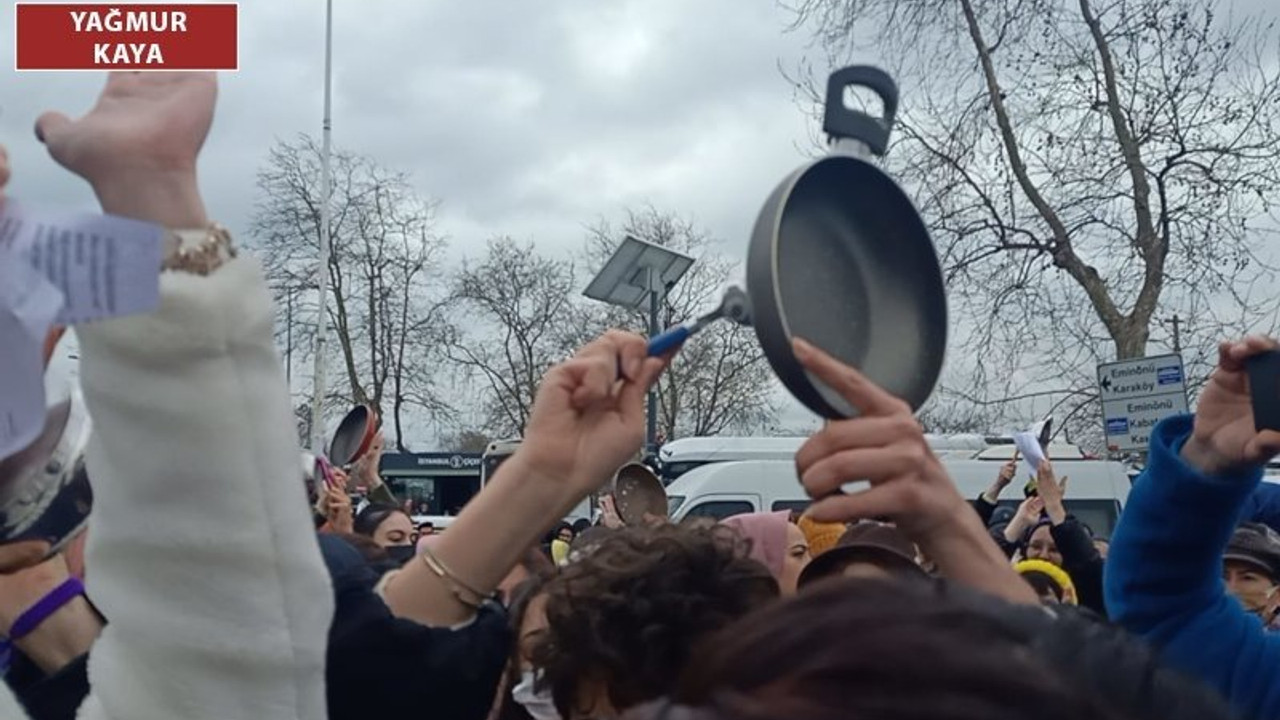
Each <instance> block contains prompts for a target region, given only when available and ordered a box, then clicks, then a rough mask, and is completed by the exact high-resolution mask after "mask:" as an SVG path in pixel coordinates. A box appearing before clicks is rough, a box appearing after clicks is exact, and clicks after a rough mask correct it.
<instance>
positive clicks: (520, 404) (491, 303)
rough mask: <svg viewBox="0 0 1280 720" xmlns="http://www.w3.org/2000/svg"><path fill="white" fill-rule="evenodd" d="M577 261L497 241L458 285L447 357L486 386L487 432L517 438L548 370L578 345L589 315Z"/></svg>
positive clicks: (455, 283)
mask: <svg viewBox="0 0 1280 720" xmlns="http://www.w3.org/2000/svg"><path fill="white" fill-rule="evenodd" d="M580 292H581V291H580V288H578V283H577V275H576V273H575V272H574V268H573V264H572V263H570V262H567V261H562V260H556V259H553V258H549V257H546V256H543V255H541V254H539V253H538V251H537V250H535V249H534V247H533V245H532V244H531V243H525V244H520V243H517V242H516V241H515V240H512V239H511V238H507V237H501V238H495V239H493V240H490V241H489V243H488V247H487V251H486V254H485V256H484V257H483V259H481V260H480V261H479V262H468V263H464V265H463V267H462V269H461V270H460V271H459V272H458V275H457V276H456V278H455V279H454V281H453V299H454V301H455V302H456V313H455V315H454V324H453V334H452V337H451V338H450V339H449V341H448V343H447V345H446V347H447V353H448V357H449V358H450V359H451V360H452V361H453V362H454V363H455V364H456V366H457V368H458V369H459V370H461V371H462V373H463V374H464V375H466V376H467V377H468V379H478V380H479V381H480V382H481V384H482V386H483V388H484V389H483V399H482V400H481V405H482V406H483V407H482V408H481V409H482V410H483V411H484V417H485V425H484V429H485V432H487V433H490V434H492V435H494V436H501V437H510V436H513V435H519V434H520V433H521V432H522V431H523V430H524V425H525V422H526V421H527V420H528V419H529V411H530V409H531V408H532V406H533V399H534V396H535V394H536V392H537V389H538V383H539V382H540V381H541V379H542V375H543V373H545V372H546V371H547V369H548V368H549V367H550V366H551V365H552V364H553V363H555V362H558V361H560V360H562V359H564V357H565V356H566V355H568V354H569V353H570V352H572V351H573V350H574V349H576V348H577V346H578V345H579V344H580V341H581V339H582V335H583V333H582V329H583V327H584V315H583V311H582V307H581V305H582V303H581V302H580V301H579V300H578V297H579V296H580ZM475 409H476V408H472V410H475Z"/></svg>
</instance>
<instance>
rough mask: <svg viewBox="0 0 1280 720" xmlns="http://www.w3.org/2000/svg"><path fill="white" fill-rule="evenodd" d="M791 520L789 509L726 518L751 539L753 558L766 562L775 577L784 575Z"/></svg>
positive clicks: (729, 523) (728, 523)
mask: <svg viewBox="0 0 1280 720" xmlns="http://www.w3.org/2000/svg"><path fill="white" fill-rule="evenodd" d="M790 522H791V513H790V512H789V511H787V510H780V511H778V512H767V513H749V514H747V515H734V516H733V517H731V518H727V519H725V520H724V524H725V525H727V526H729V527H731V528H733V529H734V530H736V531H737V533H738V534H739V535H741V536H742V537H743V538H745V539H747V540H750V541H751V559H752V560H756V561H758V562H760V563H762V564H764V566H765V567H767V568H769V572H770V573H772V574H773V576H774V577H775V578H777V577H780V576H781V575H782V563H783V561H784V560H785V559H786V557H787V525H788V524H789V523H790Z"/></svg>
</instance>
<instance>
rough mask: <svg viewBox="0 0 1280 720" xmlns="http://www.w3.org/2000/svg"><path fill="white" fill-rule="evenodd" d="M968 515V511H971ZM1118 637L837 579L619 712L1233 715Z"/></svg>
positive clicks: (1097, 719)
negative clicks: (646, 700)
mask: <svg viewBox="0 0 1280 720" xmlns="http://www.w3.org/2000/svg"><path fill="white" fill-rule="evenodd" d="M975 519H976V518H975ZM1233 717H1234V716H1233V715H1232V713H1231V712H1230V710H1229V709H1228V708H1227V707H1226V705H1225V704H1224V703H1223V701H1222V699H1221V698H1219V697H1218V696H1217V695H1216V694H1215V693H1214V692H1212V691H1211V690H1210V689H1209V688H1207V687H1205V686H1203V685H1202V684H1200V683H1198V682H1195V681H1194V679H1192V678H1188V677H1186V676H1184V675H1182V674H1180V673H1177V672H1174V671H1171V670H1168V669H1166V668H1164V667H1163V666H1162V665H1161V664H1160V663H1159V661H1158V659H1157V658H1156V657H1155V655H1154V654H1153V653H1152V651H1151V650H1150V649H1148V648H1147V647H1146V646H1145V645H1144V644H1142V643H1140V642H1136V641H1134V640H1133V639H1132V638H1130V637H1129V636H1128V635H1126V634H1125V633H1124V632H1122V631H1120V630H1119V629H1117V628H1114V627H1111V626H1109V625H1106V624H1102V623H1097V622H1094V621H1091V620H1088V619H1085V618H1082V617H1080V616H1077V615H1074V614H1061V613H1057V612H1056V611H1053V612H1046V611H1045V610H1043V609H1042V608H1037V607H1029V606H1019V605H1012V604H1009V603H1006V602H1003V601H1002V600H999V599H997V598H994V597H991V596H989V595H986V594H984V593H978V592H974V591H972V590H970V589H967V588H964V587H961V586H959V585H957V584H954V583H947V582H941V581H940V582H918V583H890V582H885V581H883V580H872V579H847V578H838V579H833V580H830V581H829V582H824V583H821V584H820V585H819V586H815V587H814V589H813V590H812V591H806V592H803V593H801V594H800V595H798V596H797V597H794V598H790V599H788V600H786V601H785V602H781V603H778V604H776V605H774V606H772V607H770V608H768V609H766V610H764V611H762V612H760V613H757V614H755V615H753V616H752V617H751V621H750V622H742V623H737V624H736V625H734V626H733V627H731V628H728V629H727V630H725V631H723V632H721V633H719V634H717V635H716V636H714V637H712V638H710V639H709V641H707V642H704V643H703V645H702V650H701V651H700V652H699V653H698V654H696V655H694V656H693V657H692V658H691V659H690V661H689V662H688V663H687V668H686V670H685V672H684V673H683V675H682V677H681V678H680V681H679V682H678V683H676V686H675V688H674V690H673V691H672V692H671V694H670V695H669V696H668V697H667V698H665V699H662V700H657V701H654V702H653V703H650V704H646V705H642V706H637V707H635V708H632V709H630V710H629V711H628V712H627V713H626V714H625V715H624V716H623V718H624V720H846V719H847V718H876V719H877V720H922V719H925V718H927V719H928V720H943V719H945V720H1023V719H1024V718H1037V720H1079V719H1080V718H1090V719H1091V720H1231V718H1233Z"/></svg>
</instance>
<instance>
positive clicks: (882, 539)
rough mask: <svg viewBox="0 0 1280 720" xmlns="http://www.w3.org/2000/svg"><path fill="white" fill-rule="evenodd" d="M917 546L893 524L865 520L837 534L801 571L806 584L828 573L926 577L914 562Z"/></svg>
mask: <svg viewBox="0 0 1280 720" xmlns="http://www.w3.org/2000/svg"><path fill="white" fill-rule="evenodd" d="M916 555H917V553H916V547H915V545H914V544H912V542H911V541H910V540H908V539H907V537H906V536H905V535H903V534H902V532H901V531H900V530H898V529H897V528H896V527H894V526H892V525H888V524H885V523H879V522H875V521H873V520H865V521H863V522H860V523H857V524H855V525H853V526H852V527H850V528H849V529H848V530H847V531H845V533H844V534H843V535H841V536H840V540H839V542H837V543H836V545H835V547H833V548H831V549H830V550H828V551H826V552H825V553H823V554H822V555H819V556H818V557H817V558H815V559H814V560H813V562H811V563H809V565H808V566H807V567H806V568H805V569H804V572H802V573H800V582H799V585H800V587H801V588H807V587H809V586H811V585H813V584H814V583H817V582H818V581H819V580H824V579H826V578H831V577H860V578H875V579H891V578H897V579H917V580H922V579H927V578H928V573H927V572H925V570H924V568H922V567H920V565H919V563H917V562H916Z"/></svg>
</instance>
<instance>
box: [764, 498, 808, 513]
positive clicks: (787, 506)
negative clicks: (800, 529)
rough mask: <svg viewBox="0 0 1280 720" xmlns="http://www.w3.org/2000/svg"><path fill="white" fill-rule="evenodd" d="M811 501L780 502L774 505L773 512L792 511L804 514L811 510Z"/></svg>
mask: <svg viewBox="0 0 1280 720" xmlns="http://www.w3.org/2000/svg"><path fill="white" fill-rule="evenodd" d="M811 502H812V501H810V500H778V501H777V502H775V503H774V504H773V511H774V512H778V511H779V510H790V511H792V512H800V513H802V512H804V511H805V510H808V509H809V505H810V503H811Z"/></svg>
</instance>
